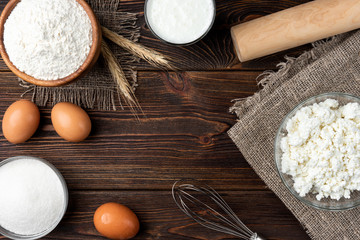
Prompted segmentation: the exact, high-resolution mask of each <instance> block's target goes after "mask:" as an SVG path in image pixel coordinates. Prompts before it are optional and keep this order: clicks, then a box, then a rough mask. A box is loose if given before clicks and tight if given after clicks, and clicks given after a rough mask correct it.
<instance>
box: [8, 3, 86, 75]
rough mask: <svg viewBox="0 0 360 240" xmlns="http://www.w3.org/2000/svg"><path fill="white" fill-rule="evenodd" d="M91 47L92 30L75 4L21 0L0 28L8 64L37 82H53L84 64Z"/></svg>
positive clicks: (82, 10)
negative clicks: (2, 31) (2, 30)
mask: <svg viewBox="0 0 360 240" xmlns="http://www.w3.org/2000/svg"><path fill="white" fill-rule="evenodd" d="M91 44H92V27H91V22H90V19H89V17H88V15H87V13H86V12H85V10H84V9H83V7H82V6H81V5H80V4H79V3H77V2H76V0H56V1H55V0H21V1H20V2H19V3H18V4H17V5H16V7H15V8H14V9H13V11H12V12H11V14H10V16H9V17H8V19H7V20H6V22H5V25H4V45H5V49H6V52H7V54H8V55H9V58H10V61H11V62H12V63H13V64H14V65H15V66H16V67H17V68H18V69H19V70H20V71H22V72H24V73H26V74H28V75H30V76H32V77H35V78H37V79H41V80H57V79H61V78H64V77H67V76H69V75H70V74H72V73H74V72H75V71H76V70H78V69H79V67H80V66H81V65H82V64H83V63H84V61H85V59H86V58H87V56H88V54H89V52H90V48H91Z"/></svg>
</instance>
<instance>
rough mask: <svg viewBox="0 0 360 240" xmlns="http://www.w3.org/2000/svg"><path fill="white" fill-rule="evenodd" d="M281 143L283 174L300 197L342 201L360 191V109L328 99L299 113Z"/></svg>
mask: <svg viewBox="0 0 360 240" xmlns="http://www.w3.org/2000/svg"><path fill="white" fill-rule="evenodd" d="M286 130H287V131H288V134H287V136H286V137H284V138H282V139H281V150H282V151H283V154H282V158H281V161H282V162H281V171H282V172H283V173H286V174H289V175H291V176H292V178H293V180H294V189H295V190H296V192H298V193H299V195H300V196H305V195H306V194H308V193H314V194H316V198H317V199H318V200H321V199H322V198H327V197H330V198H331V199H336V200H339V199H340V198H342V197H345V198H350V194H351V192H352V191H354V190H360V106H359V104H357V103H348V104H346V105H345V106H339V103H338V101H336V100H333V99H327V100H326V101H324V102H321V103H319V104H313V105H311V106H308V107H303V108H301V109H299V110H298V111H297V112H296V114H295V116H294V117H293V118H291V119H290V120H289V121H288V123H287V126H286Z"/></svg>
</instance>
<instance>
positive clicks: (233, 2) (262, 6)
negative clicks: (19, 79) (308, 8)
mask: <svg viewBox="0 0 360 240" xmlns="http://www.w3.org/2000/svg"><path fill="white" fill-rule="evenodd" d="M308 1H309V0H282V1H277V0H272V1H271V0H244V1H239V0H217V1H216V4H217V15H216V20H215V23H214V26H213V28H212V30H211V31H210V32H209V34H208V35H207V36H206V37H205V38H204V39H203V40H202V41H200V42H198V43H196V44H194V45H191V46H187V47H177V46H171V45H167V44H164V43H162V42H161V41H160V40H158V39H156V38H155V37H154V36H153V35H152V33H151V32H150V30H149V29H148V27H147V26H146V24H145V19H144V12H143V11H144V9H143V8H144V0H141V1H140V0H138V1H136V0H125V1H121V4H120V9H119V10H120V11H127V12H133V13H138V14H139V21H138V25H139V26H140V27H141V38H140V43H142V44H144V45H145V46H148V47H151V48H152V49H155V50H157V51H159V52H162V53H164V54H166V55H168V56H170V57H171V58H173V59H176V62H175V65H176V66H177V67H178V68H179V69H183V70H226V69H229V68H232V69H244V70H266V69H274V68H275V66H276V64H278V63H279V62H281V61H284V58H283V56H284V55H290V56H296V55H299V54H300V53H301V52H303V51H304V50H307V49H309V45H307V46H303V47H300V48H297V49H293V50H288V51H285V52H281V53H277V54H274V55H272V56H267V57H264V58H261V59H256V60H253V61H250V62H246V63H242V64H240V63H239V62H238V60H237V57H236V56H235V51H234V49H233V45H232V42H231V36H230V28H231V27H232V26H234V25H236V24H238V23H242V22H245V21H249V20H251V19H254V18H257V17H261V16H264V15H267V14H270V13H274V12H278V11H280V10H282V9H285V8H289V7H293V6H296V5H299V4H301V3H305V2H308ZM6 2H8V0H1V3H0V11H2V9H3V7H4V6H5V3H6ZM136 65H137V67H138V69H139V70H140V69H141V70H146V69H147V70H155V69H154V68H153V67H151V66H149V65H148V64H147V63H145V62H141V63H139V64H136ZM7 69H8V68H7V67H6V66H5V64H4V62H3V61H2V60H1V61H0V71H4V70H7Z"/></svg>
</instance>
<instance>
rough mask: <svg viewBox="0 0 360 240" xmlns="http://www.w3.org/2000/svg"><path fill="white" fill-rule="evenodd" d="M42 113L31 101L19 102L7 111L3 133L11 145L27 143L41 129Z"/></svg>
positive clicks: (3, 122)
mask: <svg viewBox="0 0 360 240" xmlns="http://www.w3.org/2000/svg"><path fill="white" fill-rule="evenodd" d="M39 123H40V111H39V108H38V107H37V106H36V105H35V104H34V103H33V102H31V101H28V100H19V101H16V102H14V103H13V104H11V105H10V106H9V107H8V109H7V110H6V111H5V114H4V117H3V120H2V132H3V134H4V137H5V138H6V139H7V140H8V141H9V142H11V143H14V144H17V143H23V142H26V141H27V140H28V139H29V138H30V137H31V136H32V135H34V133H35V132H36V129H37V128H38V127H39Z"/></svg>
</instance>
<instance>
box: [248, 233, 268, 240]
mask: <svg viewBox="0 0 360 240" xmlns="http://www.w3.org/2000/svg"><path fill="white" fill-rule="evenodd" d="M250 240H266V239H265V238H264V237H263V236H261V235H259V234H258V233H254V235H252V236H251V238H250Z"/></svg>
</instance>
